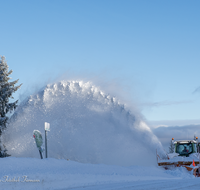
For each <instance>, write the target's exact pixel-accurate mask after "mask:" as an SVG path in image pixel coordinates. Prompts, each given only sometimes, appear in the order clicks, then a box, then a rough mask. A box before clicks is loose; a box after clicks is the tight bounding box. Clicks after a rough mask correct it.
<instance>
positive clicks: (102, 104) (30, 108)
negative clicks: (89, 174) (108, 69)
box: [4, 81, 161, 165]
mask: <svg viewBox="0 0 200 190" xmlns="http://www.w3.org/2000/svg"><path fill="white" fill-rule="evenodd" d="M132 112H133V113H132ZM132 112H131V111H128V110H127V109H126V108H125V105H124V104H122V103H120V102H119V100H117V99H116V98H115V97H111V96H109V95H107V94H105V93H104V92H102V91H101V90H100V89H98V88H97V87H95V86H94V85H92V84H91V83H90V82H87V83H84V82H82V81H61V82H58V83H55V84H51V85H47V86H46V87H45V88H44V89H43V90H41V91H40V92H38V93H37V94H35V95H32V96H30V97H29V98H28V99H27V100H26V101H24V102H23V103H21V105H20V106H19V107H18V108H17V111H16V112H15V114H14V115H13V117H12V118H11V121H10V124H9V125H8V127H7V131H6V132H5V135H4V143H5V144H6V148H7V149H8V153H9V154H11V155H12V156H15V157H38V158H39V153H38V150H37V148H36V145H35V143H34V139H33V137H32V136H33V130H35V129H36V130H40V131H41V132H42V134H43V137H44V122H48V123H50V125H51V131H50V132H48V156H49V157H53V158H64V159H70V160H74V161H79V162H83V163H104V164H117V165H152V164H155V163H156V157H155V150H156V148H158V149H161V143H160V142H159V141H158V139H157V138H156V136H155V135H154V134H153V133H152V132H151V130H150V128H149V127H148V126H147V125H146V124H145V122H144V121H142V119H141V118H142V117H141V115H140V114H139V113H138V112H136V111H132Z"/></svg>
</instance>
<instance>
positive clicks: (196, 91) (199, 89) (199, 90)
mask: <svg viewBox="0 0 200 190" xmlns="http://www.w3.org/2000/svg"><path fill="white" fill-rule="evenodd" d="M199 92H200V86H199V87H198V88H196V89H195V90H194V92H193V93H192V94H195V93H199Z"/></svg>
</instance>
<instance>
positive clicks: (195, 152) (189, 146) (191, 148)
mask: <svg viewBox="0 0 200 190" xmlns="http://www.w3.org/2000/svg"><path fill="white" fill-rule="evenodd" d="M199 147H200V143H199V142H198V137H195V139H194V140H177V141H174V138H172V141H171V153H168V154H167V157H166V158H161V157H160V156H159V155H158V153H157V150H156V156H157V163H158V166H160V167H163V168H165V169H166V170H168V169H172V168H175V167H185V168H186V169H187V170H188V171H190V172H191V173H192V174H193V175H194V176H195V177H200V164H199V163H200V161H199V160H200V156H199Z"/></svg>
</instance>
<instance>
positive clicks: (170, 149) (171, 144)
mask: <svg viewBox="0 0 200 190" xmlns="http://www.w3.org/2000/svg"><path fill="white" fill-rule="evenodd" d="M174 148H175V145H174V142H173V140H171V141H170V144H169V153H174Z"/></svg>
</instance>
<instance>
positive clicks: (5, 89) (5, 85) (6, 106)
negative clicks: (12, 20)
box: [0, 56, 21, 157]
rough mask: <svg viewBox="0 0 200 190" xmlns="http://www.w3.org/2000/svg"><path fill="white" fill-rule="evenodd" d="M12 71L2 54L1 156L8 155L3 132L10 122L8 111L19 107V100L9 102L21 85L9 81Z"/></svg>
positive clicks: (0, 100) (0, 73) (0, 66)
mask: <svg viewBox="0 0 200 190" xmlns="http://www.w3.org/2000/svg"><path fill="white" fill-rule="evenodd" d="M11 73H12V70H10V71H8V65H7V62H6V60H5V57H4V56H1V60H0V157H6V156H7V153H6V149H5V145H3V144H2V140H1V138H2V132H3V131H4V130H5V129H6V125H7V123H8V116H7V114H8V112H12V111H14V110H15V108H16V107H17V102H18V100H17V101H15V102H13V103H9V100H10V98H13V97H12V94H13V93H14V92H15V91H17V90H18V89H19V88H20V86H21V84H20V85H19V86H15V84H16V83H17V82H18V80H15V81H13V82H9V80H10V79H11V78H10V77H9V75H10V74H11Z"/></svg>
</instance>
